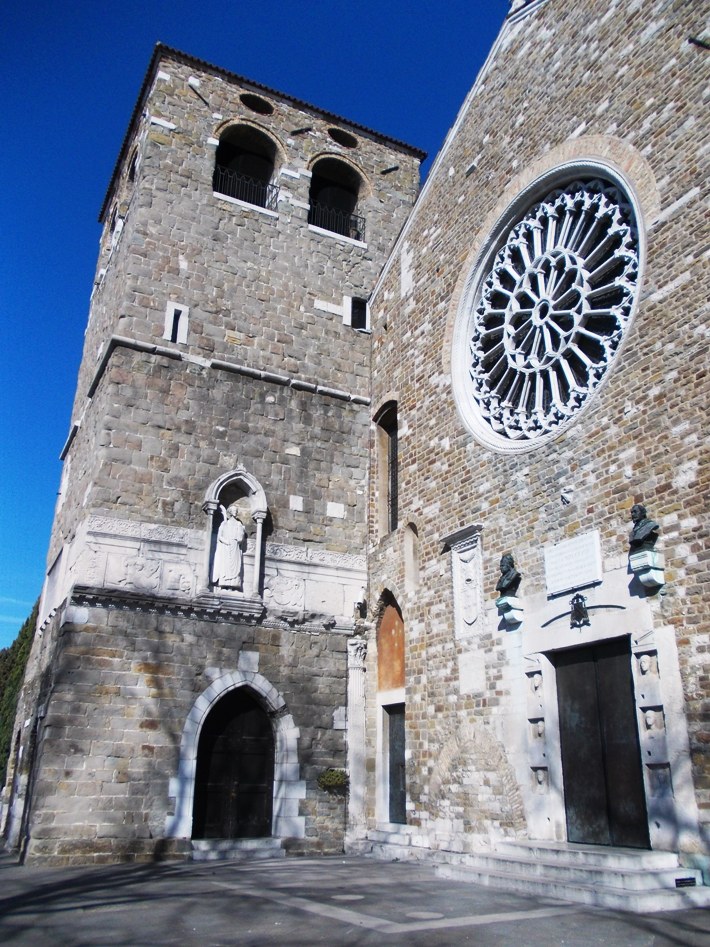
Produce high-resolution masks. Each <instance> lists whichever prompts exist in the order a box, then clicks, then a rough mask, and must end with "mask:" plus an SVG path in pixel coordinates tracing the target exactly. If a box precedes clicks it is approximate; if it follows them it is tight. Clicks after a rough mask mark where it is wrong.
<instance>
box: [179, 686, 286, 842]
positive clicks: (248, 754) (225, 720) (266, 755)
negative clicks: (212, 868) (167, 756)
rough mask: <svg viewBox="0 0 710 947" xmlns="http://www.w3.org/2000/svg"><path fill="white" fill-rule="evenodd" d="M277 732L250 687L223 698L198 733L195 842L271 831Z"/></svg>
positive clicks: (253, 835)
mask: <svg viewBox="0 0 710 947" xmlns="http://www.w3.org/2000/svg"><path fill="white" fill-rule="evenodd" d="M273 797H274V732H273V728H272V726H271V721H270V719H269V716H268V714H267V713H266V711H265V710H264V709H263V708H262V706H261V704H260V703H259V702H258V701H257V700H256V699H255V698H254V697H253V696H252V695H251V694H250V693H249V691H248V689H247V688H244V687H239V688H236V689H235V690H232V691H230V692H229V693H227V694H225V696H224V697H222V698H221V699H220V700H219V701H218V702H217V703H216V704H215V706H214V708H213V709H212V710H211V711H210V713H209V715H208V716H207V719H206V720H205V723H204V725H203V727H202V732H201V733H200V740H199V744H198V749H197V768H196V773H195V803H194V812H193V831H192V837H193V838H195V839H216V838H219V839H235V838H264V837H266V836H270V835H271V832H272V828H271V827H272V816H273Z"/></svg>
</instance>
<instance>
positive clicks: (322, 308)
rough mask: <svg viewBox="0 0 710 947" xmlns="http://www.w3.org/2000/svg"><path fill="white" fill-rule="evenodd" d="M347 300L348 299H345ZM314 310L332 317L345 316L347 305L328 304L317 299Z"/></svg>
mask: <svg viewBox="0 0 710 947" xmlns="http://www.w3.org/2000/svg"><path fill="white" fill-rule="evenodd" d="M345 298H346V299H347V297H345ZM313 308H314V309H318V310H319V312H328V313H330V314H331V315H332V316H342V317H344V316H345V305H344V303H343V304H341V305H337V304H336V303H328V302H326V301H325V300H324V299H316V301H315V302H314V303H313Z"/></svg>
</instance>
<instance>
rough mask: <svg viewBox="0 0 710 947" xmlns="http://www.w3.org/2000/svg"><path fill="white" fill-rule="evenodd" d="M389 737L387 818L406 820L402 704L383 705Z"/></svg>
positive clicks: (400, 822)
mask: <svg viewBox="0 0 710 947" xmlns="http://www.w3.org/2000/svg"><path fill="white" fill-rule="evenodd" d="M385 710H386V712H387V726H388V739H389V820H390V822H397V823H399V824H401V825H404V824H405V823H406V821H407V787H406V783H405V769H404V704H391V705H390V706H389V707H385Z"/></svg>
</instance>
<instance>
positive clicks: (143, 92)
mask: <svg viewBox="0 0 710 947" xmlns="http://www.w3.org/2000/svg"><path fill="white" fill-rule="evenodd" d="M164 57H170V58H172V59H177V60H179V61H180V62H183V63H185V64H186V65H191V66H195V67H197V68H199V69H200V70H202V71H203V72H211V73H213V74H215V75H219V76H221V77H222V78H224V79H227V80H228V81H230V82H240V83H244V84H246V85H248V86H250V87H251V88H253V89H258V90H259V91H261V92H266V93H267V94H269V95H275V96H278V97H279V98H280V99H283V100H285V101H287V102H290V103H291V104H293V105H295V106H297V107H298V108H305V109H308V111H310V112H314V113H316V114H317V115H320V116H322V117H323V118H325V119H328V120H329V121H334V122H337V123H338V124H341V125H346V126H347V127H348V128H352V129H356V130H357V131H360V132H364V133H365V134H367V135H373V136H374V137H375V138H377V139H379V140H380V141H383V142H387V143H388V144H389V145H392V146H394V147H395V148H396V149H398V150H400V151H404V152H405V153H407V154H409V155H411V156H412V157H414V158H418V159H419V160H420V161H423V160H424V159H425V158H426V156H427V152H426V151H422V149H421V148H416V147H415V146H414V145H410V144H407V142H405V141H401V140H400V139H398V138H393V137H392V136H391V135H385V134H383V133H382V132H378V131H376V130H375V129H374V128H368V126H367V125H361V124H359V123H358V122H353V121H351V120H350V119H348V118H344V117H343V116H342V115H338V114H336V113H335V112H329V111H328V110H327V109H322V108H319V107H318V106H317V105H313V104H311V103H310V102H306V101H305V99H299V98H297V97H296V96H294V95H289V93H287V92H281V91H280V90H278V89H273V88H271V87H270V86H267V85H264V84H263V83H261V82H255V81H254V80H253V79H249V78H248V77H247V76H242V75H239V73H236V72H231V71H230V70H229V69H224V68H223V67H222V66H215V65H213V64H212V63H209V62H207V61H206V60H204V59H199V58H198V57H197V56H191V55H189V53H184V52H182V50H179V49H175V48H174V47H172V46H167V45H166V44H165V43H160V42H158V43H156V45H155V48H154V49H153V54H152V56H151V58H150V62H149V63H148V68H147V69H146V72H145V76H144V78H143V83H142V85H141V88H140V92H139V93H138V98H137V99H136V104H135V105H134V107H133V111H132V113H131V118H130V120H129V123H128V128H127V129H126V134H125V135H124V137H123V141H122V142H121V148H120V150H119V153H118V157H117V159H116V163H115V165H114V168H113V172H112V174H111V179H110V181H109V184H108V188H107V189H106V194H105V196H104V200H103V203H102V205H101V210H100V211H99V223H103V222H104V220H105V217H106V213H107V211H108V207H109V205H110V203H111V199H112V197H113V192H114V190H115V186H116V182H117V179H118V176H119V173H120V169H121V167H122V165H123V162H124V160H125V157H126V153H127V151H128V147H129V144H130V142H131V139H132V137H133V131H134V129H135V126H136V124H137V122H138V120H139V118H140V113H141V109H142V108H143V103H144V101H145V99H146V96H147V94H148V91H149V89H150V87H151V85H152V81H153V77H154V74H155V72H156V68H157V66H158V63H159V62H160V61H161V59H162V58H164Z"/></svg>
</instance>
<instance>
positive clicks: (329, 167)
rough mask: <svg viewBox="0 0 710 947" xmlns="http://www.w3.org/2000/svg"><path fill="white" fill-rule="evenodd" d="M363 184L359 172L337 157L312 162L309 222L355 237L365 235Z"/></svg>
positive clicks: (362, 237)
mask: <svg viewBox="0 0 710 947" xmlns="http://www.w3.org/2000/svg"><path fill="white" fill-rule="evenodd" d="M361 187H362V179H361V178H360V175H359V174H358V173H357V171H355V169H354V168H352V167H351V166H350V165H349V164H346V163H345V162H344V161H339V160H338V159H337V158H321V159H320V160H319V161H316V163H315V164H314V165H313V177H312V178H311V188H310V193H309V200H310V210H309V212H308V223H309V224H312V225H313V226H314V227H321V228H322V229H323V230H330V231H331V232H332V233H339V234H341V235H342V236H344V237H350V238H352V239H353V240H364V239H365V219H364V217H361V216H359V215H358V214H357V213H356V211H357V206H358V199H359V197H360V191H361Z"/></svg>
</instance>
